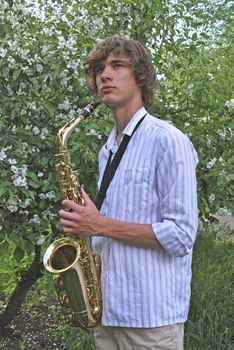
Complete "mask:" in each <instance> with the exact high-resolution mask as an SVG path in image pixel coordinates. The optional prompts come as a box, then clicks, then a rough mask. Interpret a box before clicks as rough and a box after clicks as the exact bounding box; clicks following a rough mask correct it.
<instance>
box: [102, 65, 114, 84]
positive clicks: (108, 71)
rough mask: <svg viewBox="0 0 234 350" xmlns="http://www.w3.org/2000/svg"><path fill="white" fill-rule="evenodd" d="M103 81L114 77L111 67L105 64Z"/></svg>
mask: <svg viewBox="0 0 234 350" xmlns="http://www.w3.org/2000/svg"><path fill="white" fill-rule="evenodd" d="M100 78H101V79H102V81H105V80H109V79H112V74H111V69H110V67H109V66H105V67H104V68H103V70H102V72H101V74H100Z"/></svg>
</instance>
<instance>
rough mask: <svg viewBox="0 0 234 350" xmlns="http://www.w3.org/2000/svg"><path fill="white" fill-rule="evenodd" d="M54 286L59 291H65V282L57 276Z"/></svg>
mask: <svg viewBox="0 0 234 350" xmlns="http://www.w3.org/2000/svg"><path fill="white" fill-rule="evenodd" d="M54 286H55V288H56V289H57V290H58V291H61V290H64V286H63V281H62V278H61V277H60V276H57V277H56V278H55V279H54Z"/></svg>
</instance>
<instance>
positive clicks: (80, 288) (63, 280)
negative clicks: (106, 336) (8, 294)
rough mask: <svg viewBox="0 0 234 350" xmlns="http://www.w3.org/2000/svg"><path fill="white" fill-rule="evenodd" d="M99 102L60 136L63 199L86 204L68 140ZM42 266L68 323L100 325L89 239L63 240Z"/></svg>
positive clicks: (96, 262)
mask: <svg viewBox="0 0 234 350" xmlns="http://www.w3.org/2000/svg"><path fill="white" fill-rule="evenodd" d="M98 104H99V103H95V102H93V103H91V104H89V105H88V106H86V107H85V108H84V110H83V111H82V112H81V114H80V115H79V116H78V117H77V118H73V119H72V120H70V121H69V122H68V123H67V124H66V125H65V126H64V127H62V128H61V129H60V130H59V131H58V134H57V139H58V143H59V156H60V157H61V158H62V160H61V161H60V162H59V163H58V164H57V165H56V167H55V169H56V171H57V172H58V175H59V182H60V190H61V193H62V196H63V198H68V199H71V200H73V201H74V202H76V203H77V204H80V205H84V200H83V198H82V193H81V186H80V184H79V180H78V176H77V172H76V171H75V170H74V164H73V163H72V162H71V160H70V156H69V152H68V149H67V141H68V138H69V136H70V134H71V133H72V132H73V130H74V129H75V128H76V127H77V125H78V124H79V123H80V122H81V121H82V120H84V119H86V118H88V117H89V116H90V115H91V114H92V113H93V112H94V110H95V108H96V107H97V106H98ZM43 263H44V266H45V268H46V270H47V271H49V272H52V273H53V274H54V276H55V278H54V284H55V289H56V291H57V294H58V298H59V301H60V303H61V305H62V306H64V307H65V309H67V312H66V314H67V318H68V319H69V323H70V324H71V325H73V326H77V327H80V328H83V329H86V330H88V329H92V328H94V327H96V326H97V325H98V323H99V322H100V319H101V313H102V301H101V288H100V269H101V262H100V257H99V256H98V255H96V254H94V253H93V251H92V248H91V244H90V239H89V238H87V237H78V238H76V239H72V238H70V237H66V238H60V239H58V240H56V241H55V242H53V243H52V244H51V245H50V246H49V247H48V248H47V250H46V252H45V254H44V258H43Z"/></svg>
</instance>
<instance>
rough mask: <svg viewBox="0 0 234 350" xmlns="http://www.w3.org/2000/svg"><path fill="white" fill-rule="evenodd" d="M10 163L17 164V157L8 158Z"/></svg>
mask: <svg viewBox="0 0 234 350" xmlns="http://www.w3.org/2000/svg"><path fill="white" fill-rule="evenodd" d="M8 163H9V164H11V165H14V164H17V160H16V159H8Z"/></svg>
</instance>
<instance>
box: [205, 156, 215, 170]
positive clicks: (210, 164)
mask: <svg viewBox="0 0 234 350" xmlns="http://www.w3.org/2000/svg"><path fill="white" fill-rule="evenodd" d="M216 161H217V158H213V159H211V160H210V161H209V162H208V163H207V165H206V167H207V169H210V168H212V166H214V164H215V163H216Z"/></svg>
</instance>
